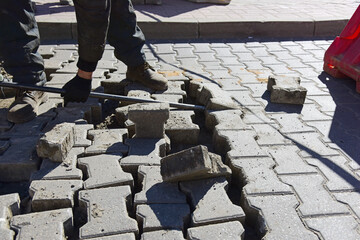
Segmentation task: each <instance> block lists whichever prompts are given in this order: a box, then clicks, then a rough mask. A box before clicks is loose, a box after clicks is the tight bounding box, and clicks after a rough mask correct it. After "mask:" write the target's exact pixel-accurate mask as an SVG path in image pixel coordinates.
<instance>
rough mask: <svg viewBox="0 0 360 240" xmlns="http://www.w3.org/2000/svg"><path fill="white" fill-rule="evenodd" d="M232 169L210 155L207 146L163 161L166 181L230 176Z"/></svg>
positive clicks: (186, 151)
mask: <svg viewBox="0 0 360 240" xmlns="http://www.w3.org/2000/svg"><path fill="white" fill-rule="evenodd" d="M230 174H231V172H230V169H229V168H228V167H227V166H226V165H224V164H223V163H222V161H221V158H218V157H216V155H211V156H210V155H209V152H208V149H207V147H205V146H202V145H199V146H196V147H192V148H189V149H186V150H183V151H180V152H177V153H174V154H171V155H168V156H166V157H164V158H163V159H161V175H162V177H163V180H164V181H169V182H174V181H186V180H196V179H202V178H208V177H216V176H229V175H230Z"/></svg>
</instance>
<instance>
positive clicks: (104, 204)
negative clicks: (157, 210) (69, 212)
mask: <svg viewBox="0 0 360 240" xmlns="http://www.w3.org/2000/svg"><path fill="white" fill-rule="evenodd" d="M114 199H116V201H114ZM130 203H131V191H130V187H129V186H118V187H109V188H101V189H91V190H83V191H80V193H79V206H80V207H82V208H84V209H86V212H87V219H88V222H87V223H86V224H85V225H84V226H82V227H81V228H80V232H79V237H80V239H88V238H98V237H104V236H107V235H115V234H124V233H135V234H138V226H137V223H136V221H135V220H134V219H132V218H130V217H129V215H128V212H127V205H129V204H130Z"/></svg>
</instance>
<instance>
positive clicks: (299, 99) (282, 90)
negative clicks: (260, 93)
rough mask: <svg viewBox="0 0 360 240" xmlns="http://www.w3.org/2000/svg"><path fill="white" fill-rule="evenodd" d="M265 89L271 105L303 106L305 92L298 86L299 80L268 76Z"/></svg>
mask: <svg viewBox="0 0 360 240" xmlns="http://www.w3.org/2000/svg"><path fill="white" fill-rule="evenodd" d="M267 89H268V90H269V91H271V96H270V100H271V102H273V103H289V104H304V102H305V97H306V93H307V90H306V89H305V88H304V87H301V86H300V78H293V77H283V76H269V79H268V85H267Z"/></svg>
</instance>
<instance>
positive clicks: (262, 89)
mask: <svg viewBox="0 0 360 240" xmlns="http://www.w3.org/2000/svg"><path fill="white" fill-rule="evenodd" d="M242 85H243V86H244V87H246V88H248V89H250V90H251V92H252V94H251V96H252V97H253V98H261V97H262V96H263V95H264V94H266V90H267V84H266V83H261V82H258V83H254V84H248V83H243V84H242Z"/></svg>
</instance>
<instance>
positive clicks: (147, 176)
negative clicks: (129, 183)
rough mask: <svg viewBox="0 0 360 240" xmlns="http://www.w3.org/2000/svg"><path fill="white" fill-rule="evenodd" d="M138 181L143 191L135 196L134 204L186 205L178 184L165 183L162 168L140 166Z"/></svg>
mask: <svg viewBox="0 0 360 240" xmlns="http://www.w3.org/2000/svg"><path fill="white" fill-rule="evenodd" d="M138 172H139V173H138V175H139V176H138V179H139V182H142V191H141V192H139V193H137V194H135V197H134V204H135V205H138V204H159V203H162V204H170V203H176V204H181V203H183V204H185V203H186V197H185V195H184V194H183V193H181V192H180V191H179V188H178V185H177V184H176V183H167V182H163V180H162V176H161V174H160V166H140V167H139V169H138Z"/></svg>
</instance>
